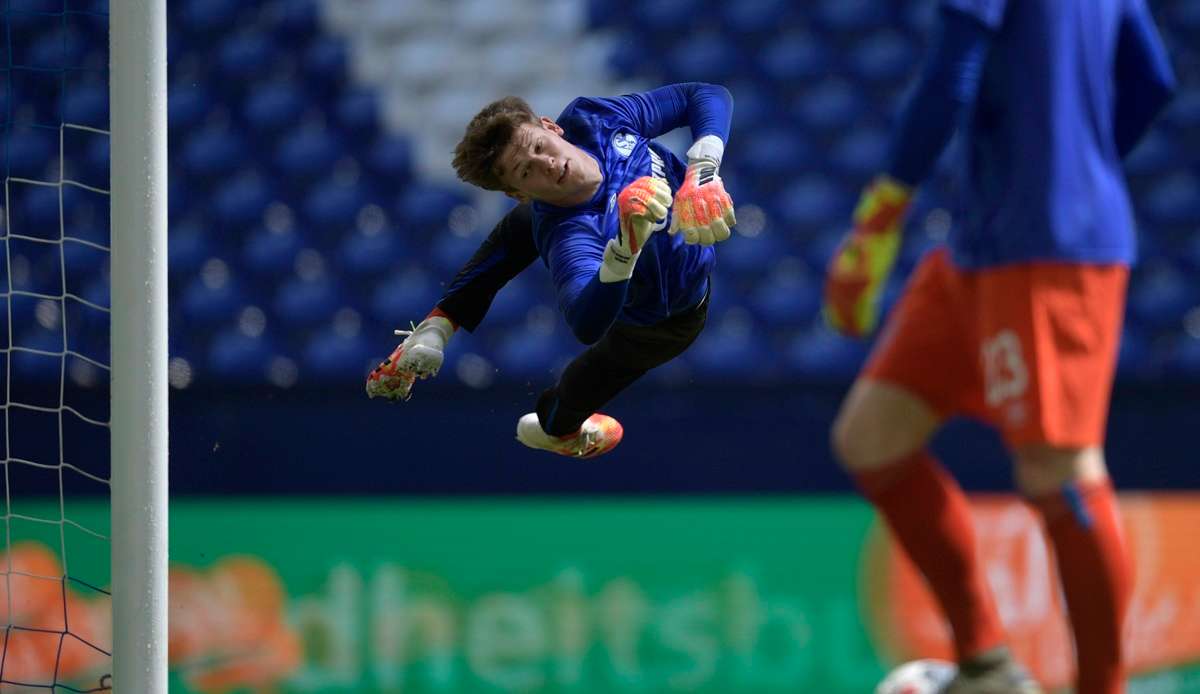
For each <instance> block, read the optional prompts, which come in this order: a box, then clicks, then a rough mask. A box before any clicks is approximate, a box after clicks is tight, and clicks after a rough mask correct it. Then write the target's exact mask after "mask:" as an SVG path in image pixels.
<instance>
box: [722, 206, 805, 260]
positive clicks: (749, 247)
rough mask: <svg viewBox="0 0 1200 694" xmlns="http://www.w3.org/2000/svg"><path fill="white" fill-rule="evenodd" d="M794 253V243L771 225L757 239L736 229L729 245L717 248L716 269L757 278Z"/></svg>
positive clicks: (762, 230)
mask: <svg viewBox="0 0 1200 694" xmlns="http://www.w3.org/2000/svg"><path fill="white" fill-rule="evenodd" d="M735 200H736V198H735ZM743 216H744V215H743ZM735 229H736V227H735ZM792 250H793V248H792V244H791V243H790V242H789V241H788V240H787V239H786V238H785V237H784V235H783V232H782V231H781V230H779V229H776V228H772V227H771V226H770V225H769V224H768V225H766V226H765V227H764V228H763V229H761V230H759V232H758V233H757V235H755V236H745V235H744V234H742V233H741V232H739V231H736V230H735V231H734V233H733V237H732V238H730V239H729V241H728V242H727V243H723V244H721V245H720V246H718V247H717V267H718V268H721V269H729V270H732V271H733V272H734V273H736V274H738V275H740V276H742V277H752V278H754V279H758V278H761V277H762V276H763V272H764V270H765V269H766V268H768V267H770V266H771V265H772V264H774V263H775V262H777V261H779V260H780V259H782V258H784V257H785V256H787V254H788V253H789V252H791V251H792Z"/></svg>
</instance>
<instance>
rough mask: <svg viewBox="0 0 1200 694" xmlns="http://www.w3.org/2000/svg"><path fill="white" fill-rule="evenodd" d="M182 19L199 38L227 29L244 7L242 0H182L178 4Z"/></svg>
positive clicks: (190, 32) (191, 32)
mask: <svg viewBox="0 0 1200 694" xmlns="http://www.w3.org/2000/svg"><path fill="white" fill-rule="evenodd" d="M178 7H179V8H180V9H179V14H180V19H181V20H182V21H183V23H184V24H185V25H186V26H187V27H188V29H189V34H191V35H193V36H195V37H197V38H199V37H203V36H206V35H211V34H215V33H218V32H221V31H222V30H224V29H227V28H229V27H230V25H232V24H233V23H234V21H235V20H236V19H237V15H238V12H239V10H241V8H242V3H241V1H240V0H182V1H181V2H180V4H179V5H178Z"/></svg>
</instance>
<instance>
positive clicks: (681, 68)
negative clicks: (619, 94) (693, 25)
mask: <svg viewBox="0 0 1200 694" xmlns="http://www.w3.org/2000/svg"><path fill="white" fill-rule="evenodd" d="M648 4H652V5H657V4H659V3H658V2H655V3H648ZM745 58H746V56H745V54H744V53H743V52H742V51H741V49H740V48H738V46H736V45H735V44H734V43H733V42H731V41H729V40H728V37H726V36H724V35H722V34H719V33H715V32H714V33H711V34H698V35H695V36H693V37H691V38H689V39H687V40H685V41H680V42H678V43H676V44H675V46H674V47H673V48H672V49H671V50H670V51H669V52H668V54H667V56H666V61H665V63H666V68H667V80H668V81H685V80H699V81H705V82H716V83H725V82H728V81H729V80H730V79H732V78H733V77H734V76H736V75H739V74H741V73H743V72H744V71H745V66H744V65H743V62H744V60H745Z"/></svg>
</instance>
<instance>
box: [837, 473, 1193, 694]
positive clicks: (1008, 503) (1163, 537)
mask: <svg viewBox="0 0 1200 694" xmlns="http://www.w3.org/2000/svg"><path fill="white" fill-rule="evenodd" d="M972 509H973V512H974V520H975V527H976V531H977V533H978V538H979V547H980V551H981V553H982V556H983V561H984V564H985V566H986V571H987V576H988V582H989V584H990V585H991V588H992V592H993V594H994V595H995V597H996V603H997V606H998V608H999V609H1000V613H1001V618H1002V619H1003V620H1004V625H1005V627H1006V628H1007V630H1008V633H1009V636H1010V642H1011V645H1012V647H1013V649H1014V651H1015V653H1016V655H1017V657H1018V658H1019V659H1020V660H1021V661H1022V662H1024V663H1025V664H1026V665H1027V666H1028V667H1029V668H1030V669H1031V670H1032V671H1033V673H1034V674H1035V675H1036V676H1037V678H1038V679H1039V680H1040V681H1041V682H1042V683H1043V684H1044V685H1046V686H1048V687H1060V686H1064V685H1066V684H1068V683H1069V682H1070V681H1071V680H1072V679H1073V676H1074V655H1073V650H1072V646H1071V635H1070V631H1069V628H1068V624H1067V620H1066V614H1065V612H1064V609H1063V600H1062V596H1061V592H1060V588H1059V584H1058V577H1057V573H1056V569H1055V565H1054V557H1053V550H1052V548H1051V547H1050V545H1049V544H1048V543H1047V541H1046V540H1045V538H1044V535H1043V533H1042V525H1041V522H1040V519H1039V518H1038V516H1037V515H1036V514H1035V513H1034V512H1033V511H1032V510H1031V509H1030V508H1029V507H1028V506H1027V505H1025V504H1024V503H1022V502H1021V501H1019V500H1017V499H1015V498H1012V497H983V498H977V499H974V500H972ZM1121 511H1122V515H1123V517H1124V522H1125V531H1126V540H1127V542H1128V544H1129V548H1130V552H1131V554H1132V556H1133V558H1134V573H1135V579H1134V580H1135V588H1134V596H1133V600H1132V602H1131V604H1130V610H1129V616H1128V619H1127V620H1126V624H1125V635H1126V650H1127V653H1128V662H1129V665H1130V669H1131V671H1133V672H1148V671H1154V670H1159V669H1163V668H1166V667H1170V666H1173V665H1179V664H1182V663H1187V662H1195V661H1196V660H1200V553H1198V552H1196V551H1195V533H1196V529H1197V528H1200V495H1195V494H1193V495H1185V494H1176V495H1170V494H1154V495H1123V496H1122V497H1121ZM862 571H863V573H862V582H861V586H862V590H863V602H862V604H863V609H864V610H866V612H867V623H868V624H869V625H871V627H872V631H873V636H874V638H875V641H876V643H877V645H878V646H879V647H880V649H881V651H882V652H883V653H885V654H886V655H887V656H889V657H890V658H891V659H892V660H893V661H894V662H901V661H905V660H911V659H914V658H917V657H933V658H949V659H952V658H953V650H952V646H951V641H950V631H949V626H948V625H947V623H946V622H945V620H944V619H943V617H942V615H941V612H940V611H939V610H938V609H937V607H936V604H935V603H934V599H933V596H932V595H931V594H930V593H929V590H928V589H927V588H926V587H925V583H924V580H923V579H922V578H921V576H920V574H919V573H918V572H917V570H916V568H915V567H914V566H913V564H912V563H911V562H910V561H909V560H908V558H907V557H906V556H904V554H903V553H902V552H901V551H900V550H899V548H898V547H897V546H896V545H895V544H894V543H892V542H891V539H890V537H889V536H888V534H887V533H886V532H885V531H883V530H882V528H881V526H876V528H875V529H874V531H873V533H872V537H871V538H870V539H869V540H868V543H867V545H866V547H865V548H864V552H863V564H862Z"/></svg>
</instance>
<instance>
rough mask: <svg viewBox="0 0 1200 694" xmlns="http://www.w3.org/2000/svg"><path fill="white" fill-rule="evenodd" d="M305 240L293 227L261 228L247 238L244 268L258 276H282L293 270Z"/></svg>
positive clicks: (242, 261)
mask: <svg viewBox="0 0 1200 694" xmlns="http://www.w3.org/2000/svg"><path fill="white" fill-rule="evenodd" d="M303 246H304V239H302V238H301V236H300V234H299V233H298V232H297V231H296V230H295V229H293V228H291V227H284V228H275V229H268V228H266V227H261V228H258V229H255V230H254V231H253V232H251V233H250V234H249V235H248V236H246V240H245V243H244V244H243V246H242V256H241V264H242V267H244V268H246V269H247V270H250V271H251V272H253V273H255V274H258V275H268V276H276V277H279V276H282V275H284V274H287V273H288V272H290V271H291V270H292V267H293V266H294V265H295V262H296V254H297V253H299V252H300V249H301V248H303Z"/></svg>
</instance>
